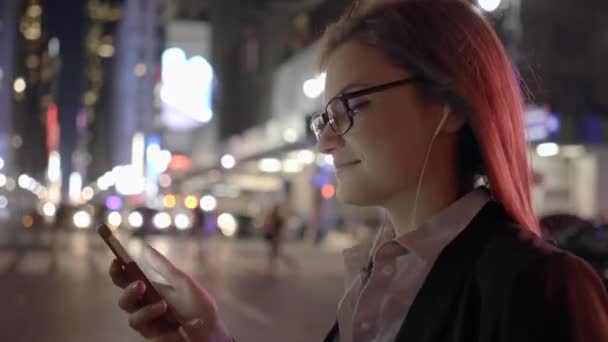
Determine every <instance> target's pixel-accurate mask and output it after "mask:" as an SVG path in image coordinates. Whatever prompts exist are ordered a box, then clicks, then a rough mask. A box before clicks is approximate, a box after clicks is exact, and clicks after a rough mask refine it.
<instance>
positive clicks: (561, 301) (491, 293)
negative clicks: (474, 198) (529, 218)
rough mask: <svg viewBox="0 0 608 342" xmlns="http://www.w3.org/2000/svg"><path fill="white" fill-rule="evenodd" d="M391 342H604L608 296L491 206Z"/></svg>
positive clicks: (455, 245)
mask: <svg viewBox="0 0 608 342" xmlns="http://www.w3.org/2000/svg"><path fill="white" fill-rule="evenodd" d="M338 335H339V331H338V326H337V323H336V324H335V325H334V327H333V328H332V330H331V331H330V333H329V334H328V336H327V338H326V339H325V341H335V338H336V337H337V336H338ZM396 341H400V342H440V341H441V342H444V341H445V342H507V341H508V342H528V341H529V342H533V341H534V342H544V341H551V342H562V341H563V342H566V341H567V342H596V341H598V342H599V341H602V342H608V296H607V294H606V290H605V288H604V286H603V284H602V282H601V281H600V279H599V277H598V276H597V275H596V273H595V271H594V270H593V269H592V268H591V267H590V266H589V265H588V264H587V263H585V262H584V261H582V260H581V259H580V258H578V257H576V256H574V255H572V254H569V253H566V252H564V251H561V250H559V249H558V248H556V247H554V246H553V245H551V244H549V243H547V242H545V241H543V240H542V239H540V238H538V237H537V236H536V235H534V234H532V233H530V232H528V231H526V230H524V229H521V228H520V227H518V226H517V225H516V224H515V223H514V221H513V220H512V219H510V218H509V216H508V215H507V214H506V213H505V211H504V210H503V209H502V207H501V206H500V205H499V204H497V203H496V202H490V203H489V204H487V205H486V206H485V207H484V208H483V209H482V210H481V211H480V213H479V214H477V216H476V217H475V219H473V221H472V222H471V224H470V225H469V226H468V227H467V228H466V229H465V230H464V231H463V232H462V233H461V234H460V235H459V236H458V237H457V238H456V239H455V240H454V241H452V242H451V243H450V244H449V245H448V246H446V248H445V249H444V250H443V251H442V252H441V254H440V255H439V257H438V258H437V261H436V262H435V264H434V265H433V268H432V269H431V272H430V273H429V275H428V277H427V279H426V280H425V282H424V284H423V286H422V288H421V289H420V292H419V293H418V295H417V296H416V298H415V300H414V302H413V304H412V307H411V308H410V311H409V313H408V315H407V317H406V319H405V320H404V322H403V324H402V325H401V329H400V331H399V334H398V336H397V339H396Z"/></svg>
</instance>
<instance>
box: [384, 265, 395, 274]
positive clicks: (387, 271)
mask: <svg viewBox="0 0 608 342" xmlns="http://www.w3.org/2000/svg"><path fill="white" fill-rule="evenodd" d="M393 272H395V269H394V268H393V266H391V265H386V266H384V267H383V268H382V273H384V275H387V276H390V275H392V274H393Z"/></svg>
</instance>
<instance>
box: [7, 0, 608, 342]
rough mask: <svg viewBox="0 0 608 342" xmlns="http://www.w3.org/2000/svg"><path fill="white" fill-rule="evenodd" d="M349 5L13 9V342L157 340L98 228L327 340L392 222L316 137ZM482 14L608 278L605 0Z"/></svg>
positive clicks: (222, 295) (576, 237)
mask: <svg viewBox="0 0 608 342" xmlns="http://www.w3.org/2000/svg"><path fill="white" fill-rule="evenodd" d="M350 2H351V1H348V0H69V1H68V0H52V1H51V0H46V1H45V0H0V221H1V222H0V293H1V294H0V296H2V298H3V308H4V309H3V312H2V313H1V314H0V341H11V342H19V341H22V342H38V341H43V342H46V341H66V342H70V341H73V342H81V341H90V342H96V341H116V342H120V341H141V340H142V339H141V338H140V337H138V336H137V334H136V333H134V332H132V331H130V329H129V327H128V324H127V320H126V315H125V314H123V313H122V312H120V311H119V309H118V306H117V300H118V295H119V291H118V289H116V288H114V287H113V286H112V285H111V283H110V280H109V277H108V276H107V268H108V266H109V264H110V261H111V260H112V256H111V253H110V252H109V251H108V250H107V248H106V247H105V246H104V245H103V242H102V241H101V240H100V239H99V238H98V236H97V235H96V234H95V230H94V228H95V225H96V224H98V223H100V222H106V223H107V224H109V225H110V226H111V227H112V228H113V229H114V230H115V231H116V232H117V234H120V235H121V236H124V237H127V238H129V243H128V248H129V249H130V250H131V251H132V252H133V253H137V251H138V250H141V246H142V245H143V244H144V243H149V244H151V245H152V246H154V247H156V248H158V249H159V250H160V251H161V252H163V253H165V254H167V255H168V257H169V258H170V259H172V260H175V262H176V263H177V264H178V265H179V266H180V267H182V268H183V269H184V270H185V271H187V272H189V273H191V274H193V276H194V277H195V278H196V279H198V280H199V281H201V283H202V284H204V285H205V286H206V287H208V288H209V290H210V291H211V292H212V293H213V294H214V295H216V297H217V298H218V303H219V306H220V310H221V311H222V313H223V314H224V315H225V318H226V321H227V323H228V326H229V327H230V329H231V330H232V331H233V332H234V334H235V336H236V337H237V340H242V341H318V340H320V339H321V338H322V336H324V333H325V332H326V331H327V329H328V328H329V327H330V326H331V324H332V322H333V320H334V318H335V308H336V305H337V302H338V300H339V297H340V294H341V291H342V286H343V284H342V278H341V273H342V258H341V254H340V251H341V250H342V249H343V248H345V247H348V246H350V245H352V244H353V243H355V242H356V241H357V240H358V239H364V238H366V237H369V236H370V235H371V234H373V233H374V231H375V230H376V229H377V228H378V226H379V224H380V223H381V216H380V212H379V211H378V210H377V209H375V208H354V207H349V206H346V205H343V204H340V203H339V202H337V201H336V200H335V198H334V193H335V181H334V178H333V165H332V160H331V158H328V157H326V156H324V155H321V154H319V153H318V152H317V151H316V150H315V141H314V135H313V134H312V132H311V131H310V130H309V128H308V121H309V118H310V117H311V115H312V114H313V113H315V112H317V111H319V110H321V109H322V107H323V103H322V96H321V95H322V94H323V90H324V74H323V73H319V72H318V71H317V69H316V55H317V50H318V40H319V37H320V35H321V33H322V31H323V29H324V27H325V26H326V25H327V24H328V23H329V22H331V21H332V20H334V19H336V17H337V16H338V15H339V14H340V12H341V11H342V10H343V9H344V8H345V7H346V6H347V5H348V4H349V3H350ZM475 5H476V6H478V7H480V10H481V11H482V12H484V13H485V15H487V16H488V17H489V19H490V20H491V21H492V23H493V24H494V25H495V27H496V30H497V31H498V33H499V35H500V37H501V39H503V41H504V43H505V45H506V46H507V49H508V51H509V54H510V55H511V57H512V59H513V60H514V62H515V64H516V65H517V67H518V70H519V72H520V73H521V75H522V76H523V78H524V79H525V81H526V82H527V85H528V88H529V90H530V93H531V95H532V97H531V98H530V101H529V103H528V108H527V110H526V113H525V118H526V121H527V123H528V135H527V138H528V141H529V152H530V160H531V161H532V166H533V173H534V185H533V196H534V204H535V208H536V210H537V213H538V215H539V218H541V219H542V222H543V223H544V227H545V233H546V234H547V236H548V237H553V238H554V239H555V240H556V241H557V242H558V244H560V245H561V246H562V247H563V248H566V249H569V250H571V251H573V252H575V253H577V254H579V255H581V256H582V257H584V258H585V259H587V260H588V261H590V262H591V263H592V264H593V266H594V267H595V268H596V269H597V270H598V272H599V274H600V275H602V276H608V273H606V272H605V269H606V267H608V257H607V256H608V66H607V61H608V20H606V19H607V18H608V1H606V0H577V1H575V0H562V1H559V2H556V1H550V0H502V1H500V0H479V1H478V2H477V1H475ZM276 204H280V208H278V210H276V211H273V207H274V206H275V205H276ZM269 213H272V214H269ZM277 215H278V216H280V217H282V218H283V219H282V221H283V222H285V224H284V228H283V229H282V232H281V236H283V240H284V241H283V242H284V243H282V247H283V248H282V253H283V254H284V255H282V256H280V257H279V260H277V261H278V264H276V265H275V264H273V262H272V261H273V260H272V259H269V255H270V253H269V251H268V245H269V244H268V243H267V242H268V241H267V240H272V239H273V237H272V236H271V235H272V234H270V233H272V232H269V231H268V228H267V227H268V222H269V220H272V219H273V217H274V216H277ZM275 235H277V234H275Z"/></svg>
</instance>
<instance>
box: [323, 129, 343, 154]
mask: <svg viewBox="0 0 608 342" xmlns="http://www.w3.org/2000/svg"><path fill="white" fill-rule="evenodd" d="M342 146H344V138H342V137H341V136H339V135H337V134H336V133H335V132H334V130H333V129H331V127H329V125H327V126H325V128H323V131H321V135H319V144H318V147H319V151H320V152H321V153H324V154H331V153H332V151H334V150H336V149H338V148H340V147H342Z"/></svg>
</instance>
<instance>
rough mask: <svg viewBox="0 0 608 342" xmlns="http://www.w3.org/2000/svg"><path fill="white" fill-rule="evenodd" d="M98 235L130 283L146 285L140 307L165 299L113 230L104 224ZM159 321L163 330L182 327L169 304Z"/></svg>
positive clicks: (98, 228) (99, 228)
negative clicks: (138, 281) (136, 282)
mask: <svg viewBox="0 0 608 342" xmlns="http://www.w3.org/2000/svg"><path fill="white" fill-rule="evenodd" d="M97 233H99V235H100V236H101V238H102V239H103V241H105V243H106V245H108V247H110V249H111V250H112V252H113V253H114V255H115V256H116V258H117V259H118V261H120V263H121V264H122V268H123V270H124V271H125V274H126V275H127V278H128V279H129V282H135V281H137V280H140V281H143V282H144V283H145V284H146V292H144V295H143V298H142V301H141V303H140V305H141V306H142V307H143V306H145V305H149V304H154V303H156V302H158V301H160V300H162V299H163V297H162V296H161V294H160V292H159V291H158V290H157V288H156V286H155V284H154V282H153V281H151V280H150V279H149V278H148V277H147V276H146V274H145V273H144V271H143V270H142V268H141V267H140V266H139V265H138V264H137V263H136V262H135V260H133V258H132V257H131V256H130V255H129V253H128V252H127V250H126V249H125V248H124V246H123V245H122V243H120V241H119V240H118V238H117V237H116V236H115V235H114V234H113V233H112V230H111V229H110V228H109V227H108V226H107V225H105V224H102V225H100V226H99V227H97ZM157 285H159V284H157ZM159 320H160V321H159V322H158V324H161V325H163V328H167V329H171V330H176V329H178V328H179V326H180V322H179V320H178V318H177V315H176V314H175V310H174V309H173V308H172V307H171V306H170V305H169V303H167V311H166V312H165V314H164V315H163V316H162V317H161V318H159Z"/></svg>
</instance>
